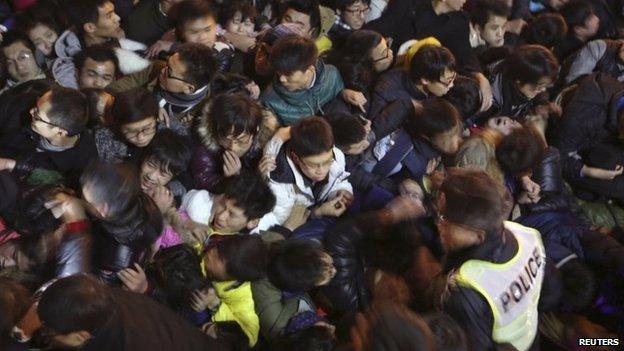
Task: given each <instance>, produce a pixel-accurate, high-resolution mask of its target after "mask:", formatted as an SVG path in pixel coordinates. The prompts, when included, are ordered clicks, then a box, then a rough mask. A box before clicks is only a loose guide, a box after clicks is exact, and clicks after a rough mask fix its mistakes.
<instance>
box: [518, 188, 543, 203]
mask: <svg viewBox="0 0 624 351" xmlns="http://www.w3.org/2000/svg"><path fill="white" fill-rule="evenodd" d="M541 199H542V198H541V197H540V196H539V195H537V196H531V195H529V193H528V192H527V191H523V192H522V193H520V196H518V200H517V202H518V203H519V204H520V205H527V204H536V203H538V202H539V201H540V200H541Z"/></svg>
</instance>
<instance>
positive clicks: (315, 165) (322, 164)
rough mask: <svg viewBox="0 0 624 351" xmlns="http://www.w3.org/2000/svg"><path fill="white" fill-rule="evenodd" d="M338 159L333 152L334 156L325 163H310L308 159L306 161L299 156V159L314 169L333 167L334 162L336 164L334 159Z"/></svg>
mask: <svg viewBox="0 0 624 351" xmlns="http://www.w3.org/2000/svg"><path fill="white" fill-rule="evenodd" d="M335 160H336V157H335V156H334V155H333V154H332V158H331V159H330V160H327V161H325V162H323V163H308V162H307V161H304V160H303V159H302V158H299V161H301V163H302V164H303V165H304V166H306V167H307V168H310V169H313V170H317V169H327V168H329V167H331V165H332V164H334V161H335Z"/></svg>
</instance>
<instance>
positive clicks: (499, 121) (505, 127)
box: [485, 116, 522, 136]
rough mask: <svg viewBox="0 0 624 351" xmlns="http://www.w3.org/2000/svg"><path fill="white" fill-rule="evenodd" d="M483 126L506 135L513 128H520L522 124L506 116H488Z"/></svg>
mask: <svg viewBox="0 0 624 351" xmlns="http://www.w3.org/2000/svg"><path fill="white" fill-rule="evenodd" d="M485 126H486V127H487V128H490V129H493V130H495V131H497V132H499V133H500V134H501V135H503V136H507V135H509V134H511V133H512V132H513V131H514V130H516V129H520V128H522V124H520V122H518V121H516V120H515V119H513V118H509V117H506V116H498V117H492V118H489V119H488V120H487V122H486V124H485Z"/></svg>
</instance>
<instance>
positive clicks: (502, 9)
mask: <svg viewBox="0 0 624 351" xmlns="http://www.w3.org/2000/svg"><path fill="white" fill-rule="evenodd" d="M510 14H511V9H510V8H509V6H507V3H506V2H505V1H498V0H477V1H476V3H475V4H474V6H472V8H471V10H470V21H471V22H472V23H473V24H476V25H478V26H479V27H481V28H484V27H485V25H486V23H488V21H489V20H490V16H499V17H505V18H508V17H509V16H510Z"/></svg>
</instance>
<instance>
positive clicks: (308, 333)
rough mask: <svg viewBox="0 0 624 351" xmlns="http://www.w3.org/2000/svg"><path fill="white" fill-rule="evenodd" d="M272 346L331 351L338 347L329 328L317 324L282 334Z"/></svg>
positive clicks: (284, 350)
mask: <svg viewBox="0 0 624 351" xmlns="http://www.w3.org/2000/svg"><path fill="white" fill-rule="evenodd" d="M271 346H272V347H271V349H272V350H275V351H330V350H333V349H334V348H335V347H336V341H335V340H334V336H333V335H332V333H331V331H330V330H329V329H328V328H326V327H324V326H319V325H315V326H311V327H309V328H306V329H303V330H299V331H297V332H295V333H291V334H286V335H281V336H279V337H277V338H276V339H275V340H274V341H273V343H272V345H271Z"/></svg>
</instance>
